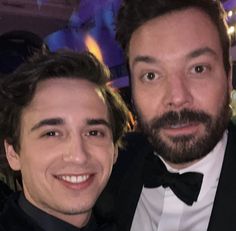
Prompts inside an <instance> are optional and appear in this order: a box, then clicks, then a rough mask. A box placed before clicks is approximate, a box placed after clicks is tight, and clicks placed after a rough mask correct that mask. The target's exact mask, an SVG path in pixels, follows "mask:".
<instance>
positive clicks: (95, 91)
mask: <svg viewBox="0 0 236 231" xmlns="http://www.w3.org/2000/svg"><path fill="white" fill-rule="evenodd" d="M70 115H73V116H77V117H78V118H85V117H89V116H93V117H94V116H95V115H97V116H103V117H106V118H107V117H108V116H107V106H106V104H105V100H104V98H103V96H102V94H101V91H100V90H99V88H98V87H97V86H96V85H95V84H94V83H91V82H89V81H87V80H84V79H72V78H71V79H66V78H60V79H59V78H58V79H49V80H45V81H42V82H39V83H38V85H37V87H36V91H35V94H34V97H33V99H32V101H31V103H30V104H29V105H28V106H27V107H26V108H25V109H24V110H23V116H31V117H35V118H36V117H55V116H57V117H58V116H59V117H65V118H67V117H68V116H70Z"/></svg>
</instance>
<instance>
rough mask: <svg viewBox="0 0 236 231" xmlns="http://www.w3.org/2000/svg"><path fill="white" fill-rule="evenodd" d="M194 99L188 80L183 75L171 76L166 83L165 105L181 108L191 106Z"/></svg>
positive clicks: (171, 107)
mask: <svg viewBox="0 0 236 231" xmlns="http://www.w3.org/2000/svg"><path fill="white" fill-rule="evenodd" d="M192 101H193V97H192V94H191V88H190V85H189V83H188V80H187V79H186V78H184V77H183V75H176V74H175V75H173V76H170V77H169V78H168V80H167V83H166V91H165V97H164V104H165V107H168V108H170V109H181V108H184V107H186V106H189V105H190V104H191V103H192Z"/></svg>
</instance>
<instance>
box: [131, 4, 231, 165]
mask: <svg viewBox="0 0 236 231" xmlns="http://www.w3.org/2000/svg"><path fill="white" fill-rule="evenodd" d="M128 56H129V65H130V69H131V79H132V91H133V99H134V103H135V106H136V109H137V112H138V114H139V117H140V120H141V121H142V125H143V128H144V130H145V131H146V132H147V133H148V134H149V135H150V138H151V140H152V143H153V144H154V146H155V148H156V149H157V151H158V153H159V154H160V155H162V156H163V157H164V158H165V159H166V160H167V161H169V162H171V163H178V164H180V163H187V162H191V161H193V160H196V159H199V158H201V157H203V156H204V155H206V154H207V153H208V152H209V151H210V150H211V149H212V148H213V147H214V146H215V144H216V143H217V141H218V140H219V139H220V138H221V137H222V133H223V131H224V130H225V127H226V126H227V122H228V118H229V107H228V103H229V90H230V89H231V82H230V78H229V76H227V75H228V73H225V70H224V65H223V55H222V48H221V45H220V41H219V34H218V31H217V29H216V27H215V26H214V24H213V23H212V21H211V20H210V18H208V16H207V15H206V14H205V13H203V12H202V11H200V10H199V9H195V8H189V9H186V10H181V11H176V12H172V13H170V14H166V15H164V16H161V17H158V18H155V19H152V20H150V21H148V22H146V23H145V24H143V25H142V26H141V27H139V28H138V29H137V30H136V31H134V33H133V35H132V36H131V40H130V46H129V50H128Z"/></svg>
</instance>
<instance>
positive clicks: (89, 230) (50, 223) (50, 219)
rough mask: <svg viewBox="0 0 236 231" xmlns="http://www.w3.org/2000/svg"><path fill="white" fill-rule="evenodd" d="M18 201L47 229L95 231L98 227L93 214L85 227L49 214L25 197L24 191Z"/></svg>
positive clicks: (47, 230) (46, 230) (25, 210)
mask: <svg viewBox="0 0 236 231" xmlns="http://www.w3.org/2000/svg"><path fill="white" fill-rule="evenodd" d="M18 202H19V206H20V207H21V208H22V209H23V210H24V212H25V213H26V214H27V215H28V216H30V217H31V218H32V219H33V220H34V221H35V222H36V223H37V224H38V225H39V226H40V227H41V228H43V230H45V231H51V230H57V231H65V230H66V231H79V230H80V231H95V230H96V229H97V224H96V221H95V219H94V217H93V216H92V217H91V219H90V221H89V223H88V224H87V225H86V226H85V227H83V228H81V229H78V228H77V227H75V226H73V225H71V224H69V223H67V222H65V221H62V220H60V219H58V218H56V217H54V216H52V215H50V214H47V213H45V212H44V211H42V210H41V209H39V208H37V207H35V206H34V205H32V204H31V203H30V202H29V201H28V200H27V199H26V198H25V196H24V194H23V193H21V195H20V198H19V201H18Z"/></svg>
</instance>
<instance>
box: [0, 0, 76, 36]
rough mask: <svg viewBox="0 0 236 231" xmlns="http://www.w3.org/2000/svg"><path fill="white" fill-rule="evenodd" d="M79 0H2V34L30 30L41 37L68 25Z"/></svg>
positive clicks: (0, 9) (0, 3) (0, 27)
mask: <svg viewBox="0 0 236 231" xmlns="http://www.w3.org/2000/svg"><path fill="white" fill-rule="evenodd" d="M78 3H79V0H47V1H45V0H44V1H43V0H41V1H40V0H0V34H3V33H5V32H8V31H12V30H30V31H32V32H34V33H36V34H38V35H40V36H41V37H45V36H46V35H48V34H50V33H52V32H54V31H57V30H59V29H62V28H64V27H66V26H67V24H68V20H69V18H70V16H71V14H72V12H73V11H74V10H75V9H76V8H77V7H78V5H79V4H78Z"/></svg>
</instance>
